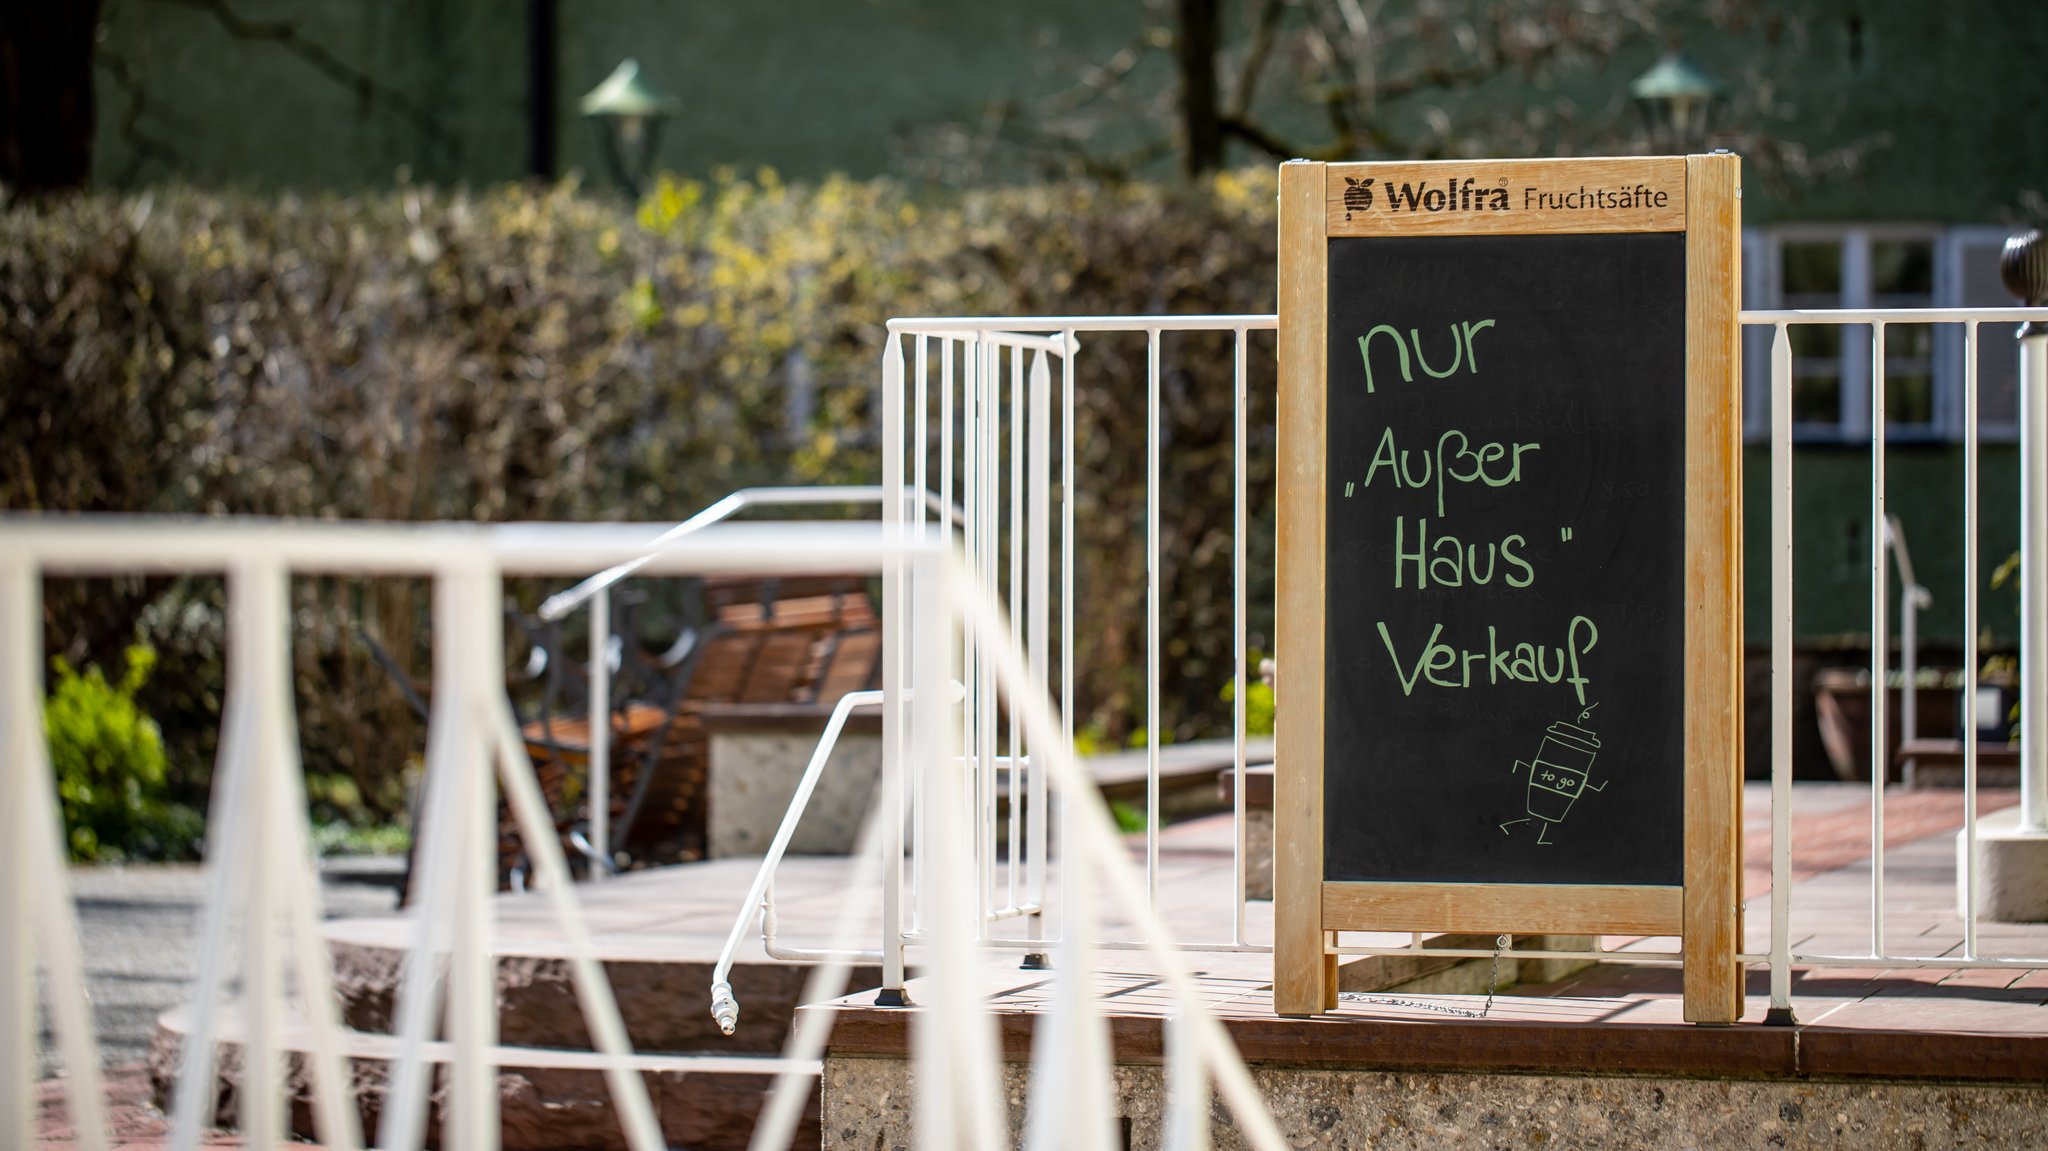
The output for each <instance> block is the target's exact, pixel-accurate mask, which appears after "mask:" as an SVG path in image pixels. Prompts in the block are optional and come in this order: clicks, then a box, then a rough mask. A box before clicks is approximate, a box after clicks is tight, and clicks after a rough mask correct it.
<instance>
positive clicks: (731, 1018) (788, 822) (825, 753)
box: [711, 691, 886, 1035]
mask: <svg viewBox="0 0 2048 1151" xmlns="http://www.w3.org/2000/svg"><path fill="white" fill-rule="evenodd" d="M885 698H886V696H885V694H884V693H883V692H879V691H849V692H847V693H846V694H845V695H842V696H840V697H839V702H838V703H837V704H836V705H834V706H833V708H832V718H831V719H830V720H828V721H826V724H825V733H824V734H823V735H821V736H819V737H818V748H817V750H816V751H814V752H812V753H811V762H810V763H808V764H806V765H805V766H804V774H803V776H802V778H800V779H798V780H797V784H796V793H795V794H794V795H791V796H790V799H789V808H788V809H787V810H785V811H784V812H783V813H782V823H781V825H780V826H778V827H777V828H776V829H775V838H774V840H773V841H771V842H770V843H769V844H768V853H767V854H766V855H764V856H762V857H761V866H760V867H759V868H758V869H756V871H755V872H754V882H753V884H752V885H751V886H749V887H748V888H747V897H746V898H745V899H744V900H741V901H740V914H739V918H737V919H735V920H733V924H732V931H730V932H729V933H727V935H726V937H725V947H724V948H723V949H721V950H720V951H719V953H718V963H717V964H716V965H714V966H713V967H712V969H711V1018H713V1019H715V1020H717V1021H718V1029H719V1030H720V1031H722V1032H724V1033H725V1034H727V1035H731V1034H732V1033H733V1031H734V1030H735V1029H736V1028H738V1027H739V1021H740V1005H739V1001H738V1000H737V999H734V998H733V994H732V984H731V983H729V982H727V981H726V977H727V976H729V975H730V974H731V973H732V960H733V955H734V953H736V952H737V951H738V950H739V946H740V939H741V938H742V937H744V936H745V935H746V933H747V922H748V921H749V920H751V919H752V918H753V917H754V912H755V910H756V908H757V907H758V906H759V905H760V904H761V897H762V895H763V894H765V893H766V892H767V890H768V883H769V881H770V880H771V879H773V878H774V875H775V869H776V867H777V866H779V865H780V864H781V863H782V855H783V853H784V852H786V851H788V850H789V841H790V838H791V837H792V836H794V835H795V834H796V825H797V822H798V821H799V820H801V819H802V818H803V814H804V809H805V808H806V807H808V806H809V805H810V802H811V792H813V791H815V790H816V789H817V786H818V777H819V776H821V775H823V774H825V762H826V761H827V760H829V759H831V758H832V750H833V748H834V747H836V746H837V745H838V743H839V731H840V729H841V728H843V727H845V726H846V717H847V716H849V715H852V714H853V709H854V708H856V707H875V706H879V705H880V704H881V703H882V701H883V700H884V699H885Z"/></svg>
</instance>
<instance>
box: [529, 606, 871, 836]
mask: <svg viewBox="0 0 2048 1151" xmlns="http://www.w3.org/2000/svg"><path fill="white" fill-rule="evenodd" d="M703 605H704V608H705V614H706V615H707V616H708V617H709V622H707V623H705V624H702V625H700V626H699V627H698V628H696V629H694V630H695V635H694V638H693V639H692V641H691V642H690V643H689V644H688V646H687V648H686V649H685V650H684V652H683V654H682V655H681V656H680V657H679V658H677V660H676V662H675V663H674V665H673V666H672V667H663V666H662V665H661V664H659V663H658V662H657V661H656V660H654V659H653V658H652V657H649V656H647V655H646V653H644V652H641V651H639V649H638V648H637V647H635V646H634V645H633V644H632V643H631V642H630V640H631V630H630V624H629V620H630V617H627V618H626V619H625V620H622V624H625V626H622V627H621V631H622V632H623V633H624V634H626V636H627V637H628V640H629V642H628V644H627V645H626V651H625V654H624V657H623V658H622V660H621V666H620V668H619V671H618V672H617V673H615V683H616V685H617V686H618V688H620V689H621V690H617V691H615V692H614V697H615V698H619V699H621V700H623V701H624V702H622V703H621V704H620V705H619V706H618V707H616V708H615V709H614V711H613V720H612V744H611V748H612V752H611V789H610V801H611V802H610V808H611V834H610V839H611V843H610V844H608V845H606V847H605V848H604V851H605V854H606V855H607V856H608V857H609V858H611V859H612V860H614V861H615V862H616V863H617V864H618V865H620V866H627V867H639V866H648V865H653V864H662V863H674V862H685V861H690V860H695V859H701V858H703V857H704V855H705V851H706V844H707V829H706V826H705V818H706V804H705V802H704V799H705V791H706V785H707V776H708V772H709V742H708V736H707V733H706V732H705V729H704V723H703V716H702V711H703V709H704V708H705V707H707V706H716V705H730V704H788V703H820V704H827V705H829V704H831V703H834V702H836V701H837V700H838V699H839V697H840V696H841V695H843V694H845V693H846V692H849V691H859V690H865V689H868V688H872V687H874V686H876V684H877V682H878V680H879V675H880V662H881V633H880V631H879V624H878V620H877V619H876V615H875V610H874V604H873V601H872V600H871V599H870V598H869V596H868V594H867V589H866V581H865V580H864V579H861V578H859V577H845V576H812V577H802V578H797V579H766V578H754V579H749V578H734V577H727V578H722V579H717V580H709V581H706V582H705V585H704V588H703ZM523 626H524V625H523ZM528 630H529V631H532V630H535V629H532V628H529V629H528ZM548 659H549V661H550V662H551V663H553V664H554V665H555V674H556V675H558V676H561V677H563V678H564V679H565V680H570V679H575V678H576V677H578V676H581V675H583V674H584V669H582V668H581V667H580V666H578V665H573V664H570V665H567V666H564V661H563V659H562V656H561V655H560V652H559V651H558V650H557V651H553V652H550V653H549V654H548ZM650 669H659V671H660V674H655V673H653V672H651V671H650ZM568 686H572V685H569V684H566V683H558V684H557V685H556V687H557V690H553V691H544V692H543V693H542V694H543V698H544V701H545V702H544V703H543V708H542V714H541V715H540V716H537V717H535V718H533V719H530V720H528V721H527V722H526V723H525V724H524V725H523V731H522V734H523V735H524V736H525V738H526V743H527V751H528V753H529V754H530V755H531V756H532V757H533V761H534V767H535V770H536V772H537V774H538V775H539V778H540V782H541V786H542V791H543V794H544V795H545V796H546V797H547V799H548V802H549V805H550V807H551V808H552V809H553V811H554V812H555V816H556V821H557V825H558V827H559V829H560V830H561V831H562V833H563V835H564V838H565V842H566V841H567V839H568V836H569V833H570V831H571V830H572V829H581V828H582V827H584V826H587V823H588V810H589V809H588V804H589V797H588V794H587V787H586V781H587V779H588V775H589V762H590V751H589V747H590V723H589V718H588V712H587V709H585V710H584V711H582V712H575V711H570V710H567V709H562V708H560V707H559V706H558V705H559V704H561V703H566V702H569V700H570V699H571V698H573V697H574V696H575V695H577V694H578V693H576V692H574V691H568V690H561V689H562V688H566V687H568ZM635 689H638V690H635ZM650 696H651V697H653V698H649V697H650ZM584 698H587V695H586V696H584ZM500 830H501V836H500V845H501V846H500V854H501V863H502V864H503V869H502V870H503V874H505V875H507V876H509V875H510V874H511V872H512V869H514V868H517V867H520V866H522V864H523V860H522V859H521V856H522V855H523V852H522V851H521V850H520V848H519V846H518V840H517V836H516V835H513V834H512V828H511V825H510V821H509V818H504V817H502V816H501V825H500ZM572 858H576V859H577V861H578V864H579V870H580V869H581V864H582V862H583V861H582V860H581V858H580V853H572Z"/></svg>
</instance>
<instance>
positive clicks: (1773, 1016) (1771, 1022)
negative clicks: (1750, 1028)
mask: <svg viewBox="0 0 2048 1151" xmlns="http://www.w3.org/2000/svg"><path fill="white" fill-rule="evenodd" d="M1798 1025H1799V1021H1798V1020H1797V1019H1794V1018H1792V1009H1791V1008H1790V1007H1773V1008H1771V1009H1770V1010H1769V1011H1766V1012H1764V1026H1765V1027H1797V1026H1798Z"/></svg>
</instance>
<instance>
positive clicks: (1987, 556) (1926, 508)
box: [1742, 444, 2020, 648]
mask: <svg viewBox="0 0 2048 1151" xmlns="http://www.w3.org/2000/svg"><path fill="white" fill-rule="evenodd" d="M1792 468H1793V474H1792V490H1793V492H1794V498H1793V508H1792V526H1793V532H1792V562H1793V568H1794V572H1795V580H1794V585H1793V605H1792V622H1793V630H1794V632H1795V634H1797V635H1798V636H1799V637H1800V638H1801V640H1802V641H1803V642H1808V643H1815V644H1828V643H1830V642H1836V641H1839V642H1840V643H1842V644H1844V645H1847V646H1856V645H1861V644H1868V643H1869V635H1870V607H1869V604H1870V489H1871V484H1870V450H1869V447H1868V445H1863V446H1861V447H1833V446H1821V445H1802V446H1801V447H1800V448H1799V449H1798V450H1797V451H1796V452H1795V453H1794V455H1793V464H1792ZM1978 472H1979V482H1978V498H1977V516H1978V523H1979V538H1978V548H1979V552H1978V557H1979V558H1978V573H1979V596H1980V599H1979V604H1980V606H1979V609H1978V611H1979V615H1978V619H1979V623H1980V626H1981V627H1983V628H1988V629H1989V630H1990V631H1991V633H1992V639H1993V642H1994V643H1995V644H1999V645H2005V646H2014V645H2017V643H2018V641H2019V617H2018V615H2017V614H2016V613H2017V610H2018V602H2019V601H2018V600H2017V598H2016V597H2015V594H2014V590H2013V588H2012V587H2011V586H2010V585H2008V586H2007V587H2006V588H2005V589H2003V590H2001V591H1993V590H1992V589H1991V586H1990V583H1991V571H1992V569H1993V568H1995V567H1997V566H1998V564H1999V562H2000V561H2002V560H2004V559H2005V558H2006V557H2007V556H2008V555H2010V554H2011V553H2012V552H2013V551H2014V550H2015V549H2017V548H2018V547H2019V518H2020V504H2019V497H2020V489H2019V452H2018V450H2017V449H2016V448H2015V447H2014V446H2013V445H2011V444H1986V445H1984V446H1983V447H1982V448H1981V449H1980V450H1979V458H1978ZM1770 480H1771V463H1770V450H1769V449H1768V448H1765V447H1752V448H1750V449H1748V450H1747V451H1746V452H1745V453H1744V457H1743V478H1742V483H1743V510H1744V515H1743V541H1742V547H1743V557H1742V558H1743V568H1744V580H1743V582H1744V587H1745V589H1746V591H1747V598H1746V600H1745V603H1744V623H1745V628H1744V631H1745V635H1746V638H1747V639H1748V641H1749V642H1750V643H1752V644H1767V643H1769V642H1770V638H1771V617H1770V611H1771V551H1770V549H1771V500H1770V493H1771V487H1770ZM1962 501H1963V450H1962V448H1961V447H1959V446H1954V445H1935V444H1910V445H1909V444H1895V445H1892V446H1890V447H1888V448H1887V449H1886V451H1885V504H1886V508H1885V510H1886V512H1887V513H1888V514H1890V515H1894V516H1897V517H1899V520H1900V521H1901V523H1902V524H1903V526H1904V528H1905V535H1906V544H1907V547H1908V549H1909V550H1910V551H1911V552H1912V556H1913V564H1914V567H1915V569H1916V573H1915V574H1917V575H1918V576H1919V579H1920V583H1921V584H1922V585H1923V586H1925V587H1927V588H1928V589H1929V590H1930V591H1931V592H1932V593H1933V596H1934V604H1933V606H1932V607H1931V608H1928V609H1926V610H1923V611H1922V612H1921V613H1920V634H1921V639H1922V642H1923V643H1925V644H1928V645H1947V646H1953V647H1956V648H1960V647H1961V646H1962V643H1963V521H1962V506H1963V503H1962ZM1885 578H1886V579H1887V581H1889V586H1890V589H1891V597H1890V598H1891V602H1892V605H1893V613H1894V614H1893V620H1892V627H1893V629H1894V636H1895V637H1896V632H1897V628H1898V618H1897V604H1898V573H1897V568H1896V567H1891V568H1887V571H1886V577H1885Z"/></svg>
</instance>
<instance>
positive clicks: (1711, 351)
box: [1273, 153, 1743, 1023]
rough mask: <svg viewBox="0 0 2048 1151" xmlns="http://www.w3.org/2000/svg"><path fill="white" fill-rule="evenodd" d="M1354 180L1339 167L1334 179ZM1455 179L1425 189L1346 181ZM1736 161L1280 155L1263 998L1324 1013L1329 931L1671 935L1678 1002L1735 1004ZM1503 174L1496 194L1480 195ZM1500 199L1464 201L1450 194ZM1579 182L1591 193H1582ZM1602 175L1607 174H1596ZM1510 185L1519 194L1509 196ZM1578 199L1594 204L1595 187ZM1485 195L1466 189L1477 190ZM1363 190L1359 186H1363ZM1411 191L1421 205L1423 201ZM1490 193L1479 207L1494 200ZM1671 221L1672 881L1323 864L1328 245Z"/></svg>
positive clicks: (1713, 1006) (1690, 1010) (1723, 1015)
mask: <svg viewBox="0 0 2048 1151" xmlns="http://www.w3.org/2000/svg"><path fill="white" fill-rule="evenodd" d="M1347 177H1348V178H1349V182H1347ZM1368 177H1376V178H1378V179H1379V181H1380V186H1381V187H1382V188H1383V189H1385V188H1388V187H1389V185H1390V184H1393V183H1394V180H1392V179H1390V178H1392V177H1399V179H1400V181H1402V182H1404V183H1406V182H1410V181H1415V182H1418V183H1416V184H1414V185H1411V186H1414V187H1418V188H1419V187H1422V186H1425V185H1423V184H1421V183H1419V182H1420V181H1423V180H1424V179H1425V178H1426V180H1427V184H1426V186H1428V187H1432V188H1450V189H1452V191H1451V193H1450V197H1451V198H1450V199H1449V200H1446V199H1445V198H1444V193H1443V192H1441V191H1439V192H1437V193H1435V195H1436V196H1437V197H1438V199H1437V200H1436V201H1435V202H1434V204H1433V205H1432V204H1417V203H1413V202H1411V203H1408V204H1406V205H1402V204H1400V203H1398V202H1393V203H1390V201H1393V200H1394V197H1392V196H1391V195H1388V194H1382V195H1381V196H1379V197H1378V198H1377V200H1376V201H1375V200H1373V199H1369V198H1367V197H1364V196H1358V195H1355V194H1354V196H1353V197H1352V202H1351V203H1350V204H1349V205H1347V203H1346V195H1345V193H1346V191H1347V189H1350V188H1353V187H1356V186H1357V185H1359V184H1361V183H1363V182H1364V181H1365V180H1366V179H1367V178H1368ZM1740 181H1741V167H1740V160H1739V158H1738V157H1736V156H1733V155H1729V154H1726V153H1716V154H1714V155H1709V156H1669V157H1637V158H1617V159H1583V160H1518V161H1445V162H1432V163H1372V164H1325V163H1318V162H1309V161H1295V162H1292V163H1288V164H1283V165H1281V167H1280V213H1279V218H1280V238H1279V252H1280V342H1279V361H1280V362H1279V390H1280V395H1279V428H1278V432H1279V488H1280V491H1279V548H1278V567H1279V572H1278V577H1279V619H1278V628H1277V635H1276V639H1277V644H1276V648H1277V654H1278V658H1279V660H1280V661H1281V667H1282V668H1283V670H1282V671H1281V672H1280V679H1279V680H1278V683H1279V691H1280V697H1279V709H1280V710H1279V713H1278V730H1277V732H1276V735H1277V753H1276V757H1275V758H1276V761H1277V767H1276V780H1275V805H1274V806H1275V820H1276V827H1275V832H1276V834H1275V845H1274V846H1275V851H1274V882H1275V896H1276V900H1275V908H1274V917H1275V925H1274V948H1273V952H1274V954H1273V1003H1274V1009H1275V1010H1276V1011H1277V1012H1279V1013H1280V1014H1282V1015H1295V1016H1305V1015H1313V1014H1316V1013H1318V1012H1321V1011H1328V1010H1331V1009H1334V1008H1335V1007H1336V1003H1337V963H1336V961H1337V956H1336V955H1335V953H1334V952H1333V951H1332V950H1331V946H1332V942H1333V940H1334V938H1335V933H1337V932H1339V931H1420V932H1460V933H1466V932H1478V933H1487V934H1493V933H1498V932H1509V933H1523V934H1582V935H1592V934H1635V935H1660V936H1661V935H1674V936H1678V937H1679V938H1680V940H1681V946H1682V951H1683V956H1684V965H1685V972H1684V981H1685V1018H1686V1019H1687V1020H1689V1021H1692V1022H1697V1023H1731V1022H1734V1021H1735V1020H1737V1019H1739V1018H1740V1017H1741V1014H1742V1006H1743V991H1742V970H1741V966H1740V964H1738V963H1737V962H1736V958H1735V957H1736V953H1737V951H1738V950H1739V948H1740V946H1741V941H1742V892H1741V880H1742V817H1741V787H1742V582H1741V573H1742V538H1741V524H1742V469H1741V447H1742V443H1741V434H1742V431H1741V429H1742V423H1741V387H1740V378H1739V364H1740V332H1739V327H1738V319H1737V310H1738V301H1739V297H1740V288H1741V283H1742V268H1741V253H1742V243H1741V182H1740ZM1495 187H1498V188H1500V189H1501V190H1500V191H1499V192H1497V193H1496V192H1491V191H1490V190H1491V189H1493V188H1495ZM1465 188H1471V189H1474V190H1479V189H1487V190H1488V191H1481V192H1480V193H1479V196H1480V197H1484V196H1488V195H1495V196H1499V197H1501V199H1500V200H1497V201H1495V202H1494V203H1483V204H1476V205H1475V204H1474V203H1472V202H1464V201H1462V199H1461V198H1460V195H1459V191H1458V190H1459V189H1465ZM1588 189H1592V190H1593V191H1588ZM1607 189H1613V190H1615V191H1612V192H1610V191H1606V190H1607ZM1510 193H1512V195H1513V197H1514V199H1513V200H1512V201H1509V200H1507V199H1506V197H1507V196H1508V195H1509V194H1510ZM1588 197H1592V199H1588ZM1478 198H1479V197H1474V198H1473V199H1474V200H1477V199H1478ZM1361 201H1362V202H1361ZM1417 208H1422V209H1424V210H1417ZM1488 209H1491V210H1488ZM1592 232H1683V233H1684V234H1685V295H1686V299H1685V317H1686V319H1685V375H1686V380H1685V421H1686V422H1685V462H1684V477H1685V529H1684V534H1685V561H1684V563H1685V572H1684V589H1685V591H1684V596H1685V603H1684V635H1685V646H1684V652H1683V656H1682V658H1683V660H1684V677H1685V689H1684V699H1685V714H1684V735H1683V747H1684V758H1685V764H1684V783H1683V794H1684V828H1685V834H1684V838H1685V843H1684V864H1683V885H1682V886H1679V887H1668V886H1657V887H1651V886H1592V885H1544V884H1518V883H1391V882H1390V883H1379V882H1373V883H1361V882H1326V881H1325V879H1324V859H1325V856H1324V842H1323V836H1324V807H1323V790H1324V717H1323V711H1322V709H1323V706H1324V691H1325V685H1324V672H1323V669H1324V666H1325V662H1324V661H1325V655H1326V653H1325V651H1324V646H1325V607H1326V602H1325V594H1326V587H1325V570H1326V568H1325V564H1326V559H1327V552H1326V547H1327V512H1328V507H1327V503H1326V501H1327V499H1328V496H1329V482H1330V473H1329V460H1328V451H1329V449H1328V442H1327V431H1326V421H1325V416H1326V394H1325V393H1326V389H1327V386H1328V361H1327V353H1328V348H1327V342H1328V338H1329V335H1328V332H1329V304H1328V287H1329V281H1328V270H1329V242H1330V240H1331V239H1332V238H1336V237H1342V236H1416V235H1432V236H1434V235H1513V234H1532V233H1537V234H1540V233H1550V234H1583V233H1592Z"/></svg>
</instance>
